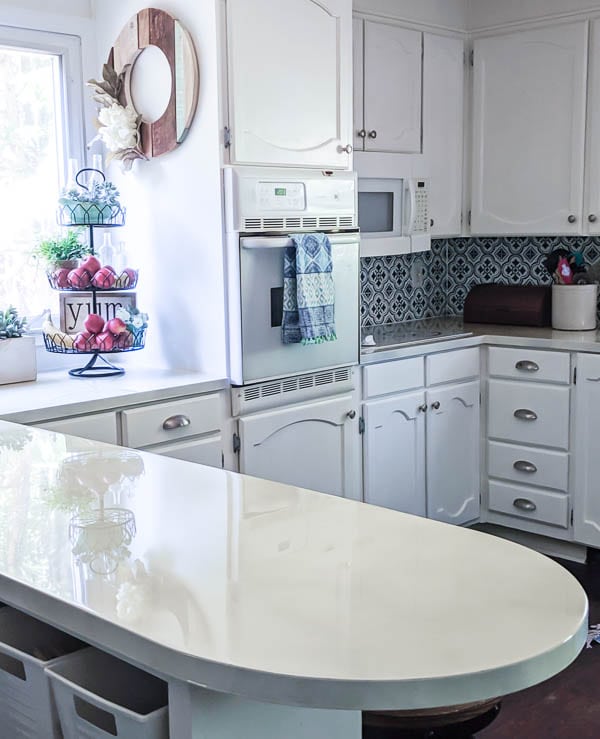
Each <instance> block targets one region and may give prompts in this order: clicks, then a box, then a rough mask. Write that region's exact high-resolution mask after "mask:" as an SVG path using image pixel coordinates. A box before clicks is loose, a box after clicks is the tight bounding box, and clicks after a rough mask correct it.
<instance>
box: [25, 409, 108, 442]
mask: <svg viewBox="0 0 600 739" xmlns="http://www.w3.org/2000/svg"><path fill="white" fill-rule="evenodd" d="M35 426H37V428H39V429H46V430H47V431H57V432H58V433H59V434H70V435H71V436H81V437H82V438H84V439H91V440H92V441H103V442H105V443H106V444H118V443H119V440H118V436H117V416H116V414H115V413H114V412H110V413H90V414H88V415H87V416H78V417H75V418H63V419H62V420H60V421H45V422H44V423H36V424H35Z"/></svg>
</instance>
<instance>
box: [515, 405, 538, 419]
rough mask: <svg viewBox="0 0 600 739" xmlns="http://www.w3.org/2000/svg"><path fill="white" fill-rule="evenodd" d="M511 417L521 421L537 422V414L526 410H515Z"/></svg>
mask: <svg viewBox="0 0 600 739" xmlns="http://www.w3.org/2000/svg"><path fill="white" fill-rule="evenodd" d="M513 415H514V417H515V418H518V419H520V420H521V421H537V413H536V412H535V411H530V410H529V409H528V408H517V410H516V411H515V412H514V414H513Z"/></svg>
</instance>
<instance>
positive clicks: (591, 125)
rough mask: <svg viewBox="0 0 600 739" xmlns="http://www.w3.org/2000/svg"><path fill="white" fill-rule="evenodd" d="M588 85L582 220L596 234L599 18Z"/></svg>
mask: <svg viewBox="0 0 600 739" xmlns="http://www.w3.org/2000/svg"><path fill="white" fill-rule="evenodd" d="M590 41H591V48H590V61H589V84H588V129H587V135H588V139H587V149H586V157H585V164H586V197H585V205H584V209H583V220H584V223H587V229H588V233H590V234H600V21H593V22H592V32H591V34H590Z"/></svg>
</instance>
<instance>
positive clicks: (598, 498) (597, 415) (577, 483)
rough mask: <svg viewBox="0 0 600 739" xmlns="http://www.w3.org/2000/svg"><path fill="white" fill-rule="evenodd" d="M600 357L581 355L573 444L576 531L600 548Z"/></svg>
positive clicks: (579, 537) (577, 538) (576, 535)
mask: <svg viewBox="0 0 600 739" xmlns="http://www.w3.org/2000/svg"><path fill="white" fill-rule="evenodd" d="M598 439H600V357H598V356H594V355H590V354H578V355H577V385H576V387H575V433H574V443H573V465H572V469H573V532H574V539H575V541H577V542H580V543H582V544H587V545H588V546H592V547H600V494H599V490H598V487H599V485H600V482H599V481H600V454H598Z"/></svg>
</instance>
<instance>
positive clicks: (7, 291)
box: [0, 26, 83, 328]
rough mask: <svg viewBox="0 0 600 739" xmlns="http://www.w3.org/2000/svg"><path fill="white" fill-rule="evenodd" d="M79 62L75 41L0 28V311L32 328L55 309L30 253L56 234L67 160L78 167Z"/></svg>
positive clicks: (41, 271)
mask: <svg viewBox="0 0 600 739" xmlns="http://www.w3.org/2000/svg"><path fill="white" fill-rule="evenodd" d="M80 56H81V54H80V42H79V39H78V38H75V37H73V36H66V35H63V34H52V33H45V32H37V31H30V30H25V29H18V28H8V27H4V26H0V219H1V220H0V222H1V224H2V231H1V233H0V306H6V305H7V304H13V305H16V306H17V307H18V309H19V311H20V312H21V313H22V314H23V315H26V316H28V317H29V319H30V325H31V327H32V328H35V327H36V326H39V324H40V320H41V316H42V313H43V311H44V310H45V309H46V308H52V309H53V310H56V309H57V307H58V306H57V299H56V293H53V292H52V290H51V289H50V286H49V285H48V281H47V279H46V275H45V272H44V268H43V265H41V264H39V263H38V262H37V261H36V260H35V259H34V258H33V256H32V250H33V248H34V246H35V244H36V242H37V241H38V240H39V238H40V237H48V236H52V235H55V234H56V233H57V232H58V231H59V228H58V226H57V224H56V201H57V198H58V195H59V192H60V189H61V187H62V186H63V185H64V182H65V174H66V162H67V160H68V159H69V158H70V157H73V158H77V159H78V160H79V161H83V157H82V152H83V113H82V90H83V84H82V74H81V63H80Z"/></svg>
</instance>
